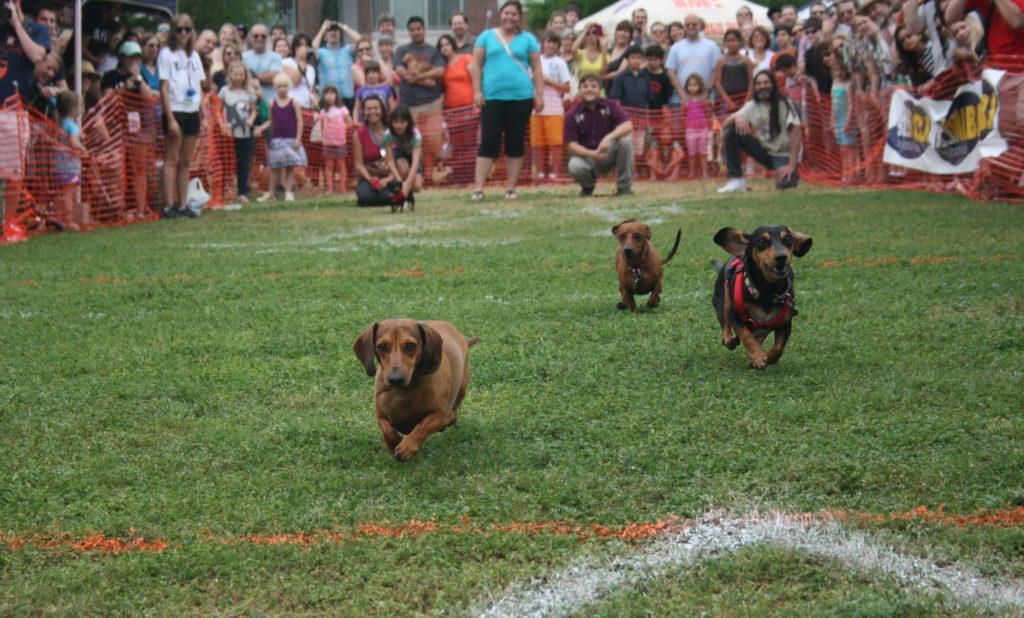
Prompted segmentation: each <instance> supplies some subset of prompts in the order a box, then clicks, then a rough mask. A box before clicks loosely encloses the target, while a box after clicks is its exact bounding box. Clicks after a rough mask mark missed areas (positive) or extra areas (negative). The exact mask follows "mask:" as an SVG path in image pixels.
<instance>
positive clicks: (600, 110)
mask: <svg viewBox="0 0 1024 618" xmlns="http://www.w3.org/2000/svg"><path fill="white" fill-rule="evenodd" d="M579 96H580V102H579V103H577V104H576V105H573V106H572V108H571V109H570V110H569V111H568V112H566V114H565V143H566V144H567V145H568V146H567V149H568V150H569V155H570V159H569V176H571V177H572V179H573V180H575V181H576V182H578V183H580V187H581V189H580V197H589V196H591V195H593V194H594V187H595V185H596V184H597V178H598V176H599V175H600V174H604V173H606V172H608V171H609V170H611V169H614V170H615V174H616V178H615V185H616V195H631V194H632V193H633V144H632V142H631V141H630V136H631V135H632V133H633V123H632V122H630V120H629V116H628V115H627V114H626V111H625V110H624V109H622V106H621V105H619V103H618V102H617V101H614V100H611V99H607V98H605V97H603V96H601V77H600V76H599V75H597V74H596V73H587V74H586V75H584V76H583V77H581V78H580V92H579Z"/></svg>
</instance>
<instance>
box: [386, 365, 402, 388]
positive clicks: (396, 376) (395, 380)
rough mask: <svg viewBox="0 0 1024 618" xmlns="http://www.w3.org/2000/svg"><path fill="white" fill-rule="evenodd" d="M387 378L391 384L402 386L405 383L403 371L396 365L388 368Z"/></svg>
mask: <svg viewBox="0 0 1024 618" xmlns="http://www.w3.org/2000/svg"><path fill="white" fill-rule="evenodd" d="M387 380H388V384H390V385H391V386H402V385H403V384H405V372H403V371H402V370H401V369H399V368H398V367H392V368H391V369H389V370H388V376H387Z"/></svg>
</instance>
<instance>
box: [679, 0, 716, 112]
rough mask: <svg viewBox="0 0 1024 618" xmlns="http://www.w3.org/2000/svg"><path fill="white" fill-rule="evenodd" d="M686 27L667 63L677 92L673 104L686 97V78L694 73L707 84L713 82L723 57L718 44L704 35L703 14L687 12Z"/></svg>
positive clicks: (684, 23)
mask: <svg viewBox="0 0 1024 618" xmlns="http://www.w3.org/2000/svg"><path fill="white" fill-rule="evenodd" d="M683 27H684V28H685V29H686V30H685V32H686V38H684V39H683V40H681V41H679V42H678V43H676V44H675V45H673V46H672V49H671V50H669V52H668V61H667V62H666V63H665V68H666V69H667V70H668V77H669V79H670V80H671V81H672V87H673V88H674V89H675V91H676V93H675V94H674V95H673V96H672V99H671V100H670V101H669V105H678V104H679V102H680V101H681V100H682V99H683V95H684V93H685V92H686V87H685V86H686V80H687V78H689V77H690V76H691V75H693V74H694V73H696V74H697V75H700V76H701V78H703V80H704V83H705V84H710V83H711V74H712V73H714V70H715V64H716V63H717V62H718V59H719V58H720V57H721V56H722V50H721V49H719V48H718V45H715V43H714V41H711V40H710V39H706V38H704V35H703V22H702V21H701V19H700V18H699V17H697V16H696V15H694V14H693V13H691V14H689V15H687V16H686V17H685V19H684V20H683Z"/></svg>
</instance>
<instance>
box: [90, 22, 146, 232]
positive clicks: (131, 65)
mask: <svg viewBox="0 0 1024 618" xmlns="http://www.w3.org/2000/svg"><path fill="white" fill-rule="evenodd" d="M113 90H120V91H123V92H126V93H131V95H130V96H126V97H123V102H124V106H125V113H126V126H125V133H124V144H125V147H126V150H127V156H126V157H125V168H126V169H125V173H126V180H127V183H126V184H127V186H126V187H125V188H126V197H127V198H128V200H127V201H128V203H129V205H130V207H131V208H132V209H133V210H134V211H135V212H137V213H138V214H140V215H146V214H148V213H149V210H148V206H149V204H148V202H147V199H146V197H147V196H146V189H147V188H148V187H147V185H148V182H147V178H146V175H147V172H148V170H150V169H152V167H153V158H154V152H153V148H152V146H151V144H152V142H153V137H154V127H153V124H154V121H155V117H154V114H153V103H154V102H155V100H156V98H157V97H159V96H160V92H159V91H158V90H153V89H152V88H150V86H149V83H148V82H147V81H146V79H145V78H144V77H143V76H142V47H141V46H140V45H139V44H138V43H136V42H135V41H125V42H124V43H121V46H120V47H119V48H118V50H117V67H115V68H113V69H111V70H110V71H107V72H106V73H104V74H103V78H102V79H101V80H100V91H101V92H102V93H103V96H107V95H108V94H109V93H110V92H111V91H113Z"/></svg>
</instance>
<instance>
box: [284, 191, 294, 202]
mask: <svg viewBox="0 0 1024 618" xmlns="http://www.w3.org/2000/svg"><path fill="white" fill-rule="evenodd" d="M284 201H286V202H294V201H295V194H294V193H292V192H291V191H285V193H284Z"/></svg>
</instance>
